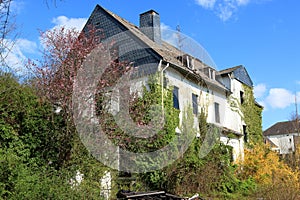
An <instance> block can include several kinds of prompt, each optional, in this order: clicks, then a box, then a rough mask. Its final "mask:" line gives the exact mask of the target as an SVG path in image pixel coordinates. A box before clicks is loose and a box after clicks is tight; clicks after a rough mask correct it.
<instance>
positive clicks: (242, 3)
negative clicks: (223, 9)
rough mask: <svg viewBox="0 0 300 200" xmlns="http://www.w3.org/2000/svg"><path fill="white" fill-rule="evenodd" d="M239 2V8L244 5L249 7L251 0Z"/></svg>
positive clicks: (239, 0) (240, 0)
mask: <svg viewBox="0 0 300 200" xmlns="http://www.w3.org/2000/svg"><path fill="white" fill-rule="evenodd" d="M236 1H237V5H239V6H244V5H247V4H248V3H249V2H250V0H236Z"/></svg>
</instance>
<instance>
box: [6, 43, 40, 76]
mask: <svg viewBox="0 0 300 200" xmlns="http://www.w3.org/2000/svg"><path fill="white" fill-rule="evenodd" d="M7 45H11V46H12V48H11V50H10V51H8V50H7V51H6V53H4V55H6V56H5V63H6V65H7V66H8V67H9V68H10V69H11V70H13V72H15V73H16V74H18V75H21V74H23V73H24V72H25V71H26V69H25V67H24V63H25V62H26V61H27V54H38V48H37V44H36V43H35V42H33V41H29V40H27V39H23V38H21V39H17V40H16V41H15V42H13V41H11V40H7Z"/></svg>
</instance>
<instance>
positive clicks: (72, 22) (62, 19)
mask: <svg viewBox="0 0 300 200" xmlns="http://www.w3.org/2000/svg"><path fill="white" fill-rule="evenodd" d="M86 21H87V19H86V18H68V17H66V16H58V17H56V18H54V19H52V23H53V24H55V27H54V28H56V27H61V26H64V27H66V28H70V29H71V28H75V29H76V30H78V31H81V30H82V29H83V27H84V25H85V23H86Z"/></svg>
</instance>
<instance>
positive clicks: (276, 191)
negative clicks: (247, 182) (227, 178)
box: [238, 144, 300, 199]
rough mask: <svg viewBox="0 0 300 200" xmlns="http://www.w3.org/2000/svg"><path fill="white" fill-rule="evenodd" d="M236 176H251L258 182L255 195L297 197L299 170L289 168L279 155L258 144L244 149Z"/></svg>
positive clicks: (299, 187) (299, 193)
mask: <svg viewBox="0 0 300 200" xmlns="http://www.w3.org/2000/svg"><path fill="white" fill-rule="evenodd" d="M240 166H241V167H240V168H239V171H238V176H239V177H241V178H242V179H247V178H249V177H251V178H253V179H254V181H255V182H256V183H257V184H258V188H257V191H256V195H258V196H261V197H265V198H266V199H297V198H299V195H300V182H299V177H300V176H299V174H300V172H299V170H297V169H292V168H290V167H289V166H288V165H287V164H286V163H285V162H284V161H283V160H281V159H280V157H279V155H278V154H277V153H276V152H274V151H271V150H270V149H269V148H268V147H267V146H265V145H263V144H259V145H256V146H254V147H253V148H251V149H246V150H245V160H244V162H243V163H241V164H240Z"/></svg>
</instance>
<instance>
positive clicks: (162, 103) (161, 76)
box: [159, 60, 169, 116]
mask: <svg viewBox="0 0 300 200" xmlns="http://www.w3.org/2000/svg"><path fill="white" fill-rule="evenodd" d="M160 61H161V60H160ZM159 64H161V62H160V63H159ZM168 67H169V63H168V64H167V66H165V68H163V69H162V70H161V71H160V81H161V110H162V113H163V116H164V71H165V70H166V69H167V68H168Z"/></svg>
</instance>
